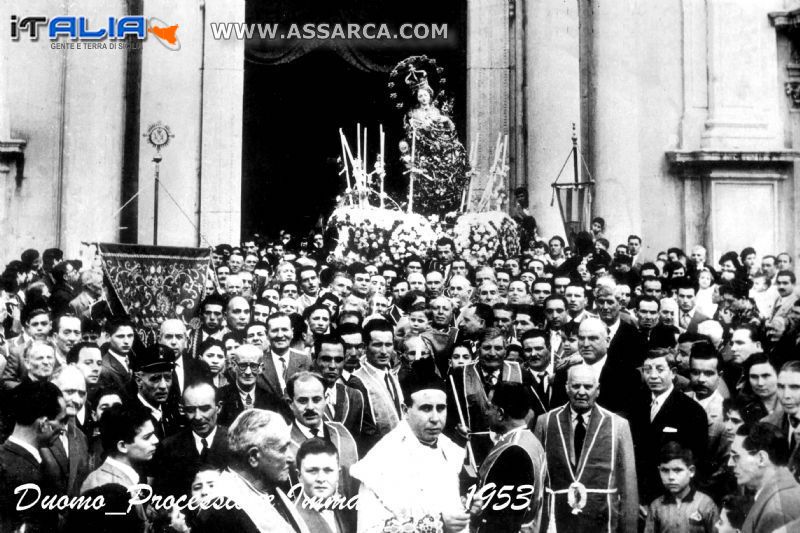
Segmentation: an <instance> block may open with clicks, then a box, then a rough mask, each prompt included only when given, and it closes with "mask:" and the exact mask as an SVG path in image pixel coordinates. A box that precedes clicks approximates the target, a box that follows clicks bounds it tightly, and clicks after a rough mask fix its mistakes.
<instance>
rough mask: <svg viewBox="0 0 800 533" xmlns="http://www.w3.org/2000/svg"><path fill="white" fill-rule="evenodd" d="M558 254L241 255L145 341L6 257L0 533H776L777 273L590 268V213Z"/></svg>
mask: <svg viewBox="0 0 800 533" xmlns="http://www.w3.org/2000/svg"><path fill="white" fill-rule="evenodd" d="M569 244H570V245H569V246H568V245H567V243H566V242H565V240H564V239H562V238H561V237H559V236H554V237H552V238H551V239H550V240H549V241H545V240H541V239H539V238H531V239H527V238H526V239H525V242H523V243H522V245H523V246H522V250H523V251H522V253H521V255H520V256H518V257H504V256H502V255H499V254H498V255H496V256H494V257H493V258H492V259H491V260H490V261H487V262H486V264H478V262H477V261H475V260H473V259H472V258H471V257H462V256H460V255H459V254H458V252H457V250H456V246H455V244H454V242H453V240H452V239H451V238H449V237H447V236H442V237H441V238H439V240H438V241H437V242H436V243H435V247H434V249H433V250H432V255H431V257H416V256H409V257H406V258H405V259H404V260H403V261H402V264H392V263H389V262H385V257H386V256H385V255H380V256H376V258H371V257H362V258H360V260H352V261H349V264H342V263H338V262H335V261H329V259H328V255H329V254H328V249H329V248H328V246H329V245H330V243H327V242H325V239H324V236H323V234H322V233H315V234H312V235H310V236H309V237H307V238H303V239H301V240H297V239H293V238H292V237H291V236H290V235H288V234H285V233H282V234H281V235H280V237H279V238H278V239H276V240H274V241H270V240H267V239H264V238H262V237H260V236H256V237H255V238H252V239H248V240H245V241H244V242H242V243H241V245H240V246H238V245H237V246H230V245H220V246H217V247H216V248H215V249H214V250H213V251H212V259H211V263H212V264H211V268H210V270H209V275H208V280H207V284H206V287H207V291H206V294H205V296H204V297H203V299H202V301H201V302H200V303H199V305H198V307H197V313H196V320H195V321H192V322H191V323H190V324H186V323H184V322H183V321H182V320H179V319H177V318H171V319H167V320H164V321H163V322H162V323H161V324H160V325H159V330H158V341H157V342H156V343H153V344H152V345H149V346H145V345H144V343H142V341H141V340H140V338H139V335H138V334H137V327H138V325H137V324H135V323H133V322H132V321H131V320H130V318H129V317H126V316H101V315H100V314H98V313H97V312H96V310H97V309H98V305H97V304H98V302H103V300H104V299H105V297H106V296H105V289H104V284H103V274H102V271H100V270H98V269H97V268H96V266H95V265H94V264H92V265H83V264H82V263H81V262H80V261H77V260H64V258H63V254H61V252H60V251H59V250H56V249H50V250H47V251H45V252H44V253H43V254H42V255H41V256H40V254H39V252H37V251H36V250H27V251H25V252H24V253H23V254H22V256H21V258H20V260H19V261H12V262H11V263H9V264H8V265H7V267H6V269H5V271H4V272H3V274H2V277H1V278H0V282H1V283H2V293H0V320H2V324H3V333H4V335H3V336H2V338H1V339H0V343H2V344H1V345H0V375H1V376H2V379H0V389H2V390H1V391H0V442H3V444H2V445H0V531H3V532H25V533H31V532H67V533H71V532H77V531H112V530H113V531H114V532H115V533H122V532H128V531H130V532H137V533H140V532H144V531H148V532H150V531H153V532H162V531H163V532H167V531H171V532H187V531H192V532H193V533H205V532H210V531H214V532H215V533H218V532H219V531H221V530H223V529H221V528H231V529H229V531H247V532H266V531H276V532H278V531H280V532H291V531H295V532H305V531H308V532H314V533H315V532H331V533H346V532H351V531H352V532H355V531H358V532H362V531H364V532H366V531H377V532H384V531H385V532H390V531H391V532H394V531H398V532H399V531H421V532H422V531H424V532H428V531H430V532H434V531H439V532H462V531H480V532H514V531H524V532H528V533H531V532H533V533H539V532H542V533H545V532H547V533H549V532H554V531H563V532H578V531H591V532H593V533H596V532H598V531H608V532H612V531H614V532H633V533H636V532H641V531H646V532H648V533H650V532H698V531H704V532H710V531H712V530H715V529H716V530H718V531H720V532H733V531H742V532H745V533H751V532H757V533H771V532H773V531H780V532H781V533H783V532H796V531H800V484H798V482H797V478H798V476H800V470H799V469H798V467H800V357H798V356H797V355H798V347H797V345H798V341H799V340H800V299H798V294H799V293H798V291H797V289H796V286H795V284H796V277H795V273H794V265H793V261H792V256H791V255H790V254H788V253H781V254H776V255H771V254H770V253H769V252H768V251H765V250H759V251H756V250H754V249H753V248H745V249H744V250H742V251H731V252H727V253H724V254H723V255H722V256H721V257H720V258H719V260H718V261H717V262H716V263H715V262H713V261H711V260H710V258H708V257H707V255H706V249H705V248H704V247H703V246H701V245H697V246H694V247H692V248H691V250H690V251H689V254H688V255H687V254H686V253H685V251H684V250H681V249H679V248H670V249H669V250H666V251H663V252H658V253H651V254H649V253H647V252H645V251H644V250H645V248H644V247H643V241H642V238H641V237H639V236H637V235H631V236H629V237H628V239H627V242H625V243H620V244H618V245H616V246H614V247H613V248H612V246H611V243H609V241H608V240H607V239H606V238H605V236H604V222H603V220H602V219H601V218H597V219H595V220H594V221H593V223H592V231H591V232H581V233H579V234H577V235H576V236H574V238H573V239H571V242H570V243H569ZM145 485H146V486H145ZM22 486H26V487H28V489H27V490H20V489H19V487H22ZM31 486H35V487H37V489H36V490H34V489H31V488H30V487H31ZM47 495H55V496H56V497H61V500H58V499H57V498H53V499H52V500H50V501H49V504H48V503H47V498H46V496H47ZM98 498H99V499H100V500H102V502H103V505H102V506H97V507H92V506H91V505H88V504H86V502H88V501H96V500H98ZM56 502H61V503H56ZM82 503H83V504H82Z"/></svg>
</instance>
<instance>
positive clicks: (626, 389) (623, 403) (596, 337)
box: [553, 318, 641, 418]
mask: <svg viewBox="0 0 800 533" xmlns="http://www.w3.org/2000/svg"><path fill="white" fill-rule="evenodd" d="M608 347H609V330H608V327H607V326H606V324H605V323H604V322H603V321H602V320H600V319H599V318H585V319H584V320H582V321H581V324H580V326H578V352H579V353H580V354H581V357H583V360H584V362H585V363H586V364H588V365H590V366H591V367H592V368H594V370H595V372H597V373H598V375H599V383H600V396H599V397H598V398H597V403H598V404H599V405H600V406H602V407H605V408H606V409H608V410H609V411H612V412H613V413H615V414H618V415H620V416H622V417H624V418H628V417H629V415H630V412H631V407H632V402H631V396H632V395H635V394H636V391H638V390H640V389H641V376H640V375H639V373H638V372H637V371H636V369H635V368H634V367H633V366H632V365H631V364H630V361H629V360H627V359H626V358H625V357H624V356H623V355H622V354H619V353H616V354H611V353H610V352H609V350H608ZM566 386H567V369H566V368H563V369H561V370H559V371H558V372H556V375H555V378H554V379H553V388H554V390H556V391H559V390H566V389H565V387H566Z"/></svg>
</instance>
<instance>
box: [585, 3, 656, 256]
mask: <svg viewBox="0 0 800 533" xmlns="http://www.w3.org/2000/svg"><path fill="white" fill-rule="evenodd" d="M591 5H592V11H591V28H592V39H593V40H592V57H591V59H590V62H591V74H590V78H589V87H588V90H589V98H588V102H587V103H588V105H589V106H590V107H591V110H592V113H591V116H590V119H589V139H590V141H589V143H590V148H589V149H590V153H591V164H592V174H593V176H594V179H595V180H596V182H597V184H596V188H595V203H594V215H595V216H601V217H603V218H604V219H605V220H606V228H607V231H606V236H607V238H608V239H609V241H610V242H611V246H612V247H613V246H615V245H617V244H619V243H621V242H625V238H626V237H627V236H628V234H630V233H636V234H641V227H642V211H641V199H640V194H641V192H640V191H641V188H640V181H641V179H640V175H639V131H640V130H639V109H638V108H639V91H638V85H639V80H638V77H637V65H636V61H637V57H638V56H637V54H636V50H637V39H636V35H637V33H636V32H637V20H636V19H637V13H638V9H639V7H640V2H639V1H638V0H592V2H591ZM647 5H649V4H647ZM587 22H588V21H587Z"/></svg>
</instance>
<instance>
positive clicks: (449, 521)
mask: <svg viewBox="0 0 800 533" xmlns="http://www.w3.org/2000/svg"><path fill="white" fill-rule="evenodd" d="M442 522H444V530H445V533H461V531H463V530H464V528H466V527H467V526H468V525H469V515H468V514H467V513H466V512H464V511H456V512H454V513H442Z"/></svg>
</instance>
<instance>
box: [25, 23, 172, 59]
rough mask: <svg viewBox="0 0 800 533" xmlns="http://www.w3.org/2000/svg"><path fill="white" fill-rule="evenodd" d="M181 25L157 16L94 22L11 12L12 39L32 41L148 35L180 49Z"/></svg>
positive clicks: (144, 36) (135, 37)
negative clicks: (40, 39)
mask: <svg viewBox="0 0 800 533" xmlns="http://www.w3.org/2000/svg"><path fill="white" fill-rule="evenodd" d="M179 27H180V25H178V24H167V23H166V22H164V21H163V20H161V19H159V18H156V17H150V18H147V17H143V16H125V17H106V18H105V19H101V20H98V21H90V20H89V18H88V17H80V16H79V17H75V16H60V17H53V18H48V17H23V18H20V17H19V16H17V15H11V39H12V40H15V41H17V40H19V39H21V38H22V36H23V35H27V36H28V38H29V39H30V40H32V41H36V40H38V39H39V36H40V35H46V37H47V38H48V39H50V40H56V39H59V38H66V39H69V40H73V41H84V40H85V41H100V40H105V39H125V38H128V37H132V38H134V39H139V40H145V39H146V38H147V36H148V34H150V35H153V36H154V37H155V38H156V40H157V41H158V42H159V43H161V44H162V45H163V46H164V47H166V48H167V49H168V50H173V51H175V50H180V49H181V42H180V39H179V38H178V35H177V31H178V28H179Z"/></svg>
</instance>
